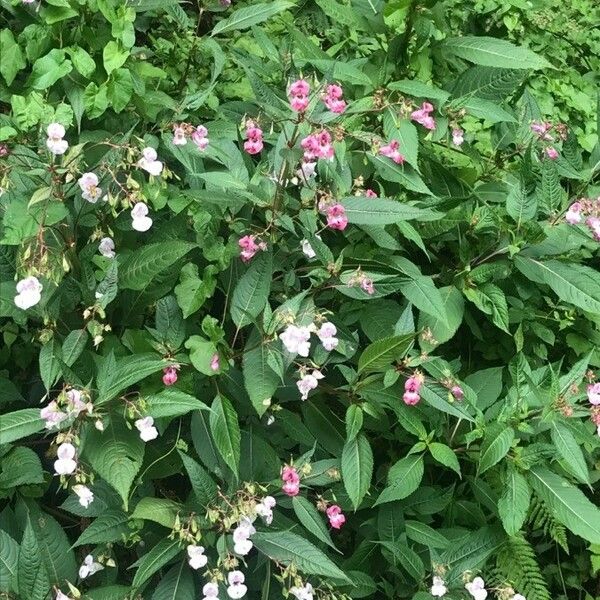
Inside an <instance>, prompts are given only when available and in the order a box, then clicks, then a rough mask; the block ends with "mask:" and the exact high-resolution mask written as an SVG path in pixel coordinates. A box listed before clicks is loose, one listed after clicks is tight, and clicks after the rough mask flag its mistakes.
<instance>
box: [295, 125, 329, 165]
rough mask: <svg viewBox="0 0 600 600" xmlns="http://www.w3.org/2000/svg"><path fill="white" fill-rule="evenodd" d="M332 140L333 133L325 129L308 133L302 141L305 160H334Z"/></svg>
mask: <svg viewBox="0 0 600 600" xmlns="http://www.w3.org/2000/svg"><path fill="white" fill-rule="evenodd" d="M331 142H332V138H331V134H330V133H329V131H327V130H325V129H323V130H322V131H319V132H318V133H311V134H310V135H307V136H306V137H305V138H303V139H302V140H301V141H300V146H301V147H302V149H303V150H304V162H313V161H315V160H317V159H318V158H322V159H324V160H333V154H334V150H333V146H332V145H331Z"/></svg>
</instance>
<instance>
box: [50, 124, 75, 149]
mask: <svg viewBox="0 0 600 600" xmlns="http://www.w3.org/2000/svg"><path fill="white" fill-rule="evenodd" d="M65 133H66V132H65V128H64V127H63V126H62V125H61V124H60V123H50V125H48V127H47V128H46V134H47V135H48V138H47V139H46V148H48V150H49V151H50V152H51V153H52V154H54V155H59V154H64V153H65V152H66V151H67V148H68V147H69V142H67V140H65V139H63V138H64V137H65Z"/></svg>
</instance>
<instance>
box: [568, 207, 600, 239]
mask: <svg viewBox="0 0 600 600" xmlns="http://www.w3.org/2000/svg"><path fill="white" fill-rule="evenodd" d="M565 220H566V221H567V223H570V224H571V225H579V224H580V223H585V224H586V225H587V226H588V228H589V229H590V232H591V233H592V236H593V237H594V239H595V240H596V241H598V242H600V196H598V197H597V198H595V199H593V198H581V199H579V200H577V201H576V202H573V204H571V206H569V209H568V210H567V212H566V213H565Z"/></svg>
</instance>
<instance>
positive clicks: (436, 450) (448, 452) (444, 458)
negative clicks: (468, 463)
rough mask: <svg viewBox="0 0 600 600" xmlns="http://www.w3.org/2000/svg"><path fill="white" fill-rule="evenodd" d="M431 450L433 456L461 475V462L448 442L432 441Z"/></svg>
mask: <svg viewBox="0 0 600 600" xmlns="http://www.w3.org/2000/svg"><path fill="white" fill-rule="evenodd" d="M429 451H430V452H431V456H433V458H434V459H435V460H436V461H437V462H439V463H441V464H442V465H444V466H446V467H448V468H450V469H452V470H453V471H455V472H456V473H458V475H460V474H461V473H460V463H459V462H458V458H457V457H456V454H455V453H454V450H452V448H450V447H449V446H446V444H440V443H439V442H431V444H429Z"/></svg>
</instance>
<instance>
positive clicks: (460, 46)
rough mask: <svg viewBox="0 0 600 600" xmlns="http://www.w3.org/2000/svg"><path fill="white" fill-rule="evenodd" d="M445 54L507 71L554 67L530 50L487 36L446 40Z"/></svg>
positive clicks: (469, 36) (443, 45) (444, 42)
mask: <svg viewBox="0 0 600 600" xmlns="http://www.w3.org/2000/svg"><path fill="white" fill-rule="evenodd" d="M441 45H442V48H443V51H444V52H448V53H450V54H454V55H455V56H458V57H460V58H464V59H465V60H468V61H469V62H472V63H475V64H477V65H483V66H486V67H497V68H507V69H545V68H548V67H552V65H551V64H550V63H549V62H548V61H547V60H546V59H545V58H543V57H541V56H539V55H537V54H536V53H535V52H532V51H531V50H529V49H528V48H524V47H522V46H515V45H514V44H511V43H510V42H508V41H506V40H502V39H498V38H493V37H487V36H481V37H477V36H472V35H466V36H462V37H456V38H446V39H445V40H444V41H443V42H442V44H441Z"/></svg>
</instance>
